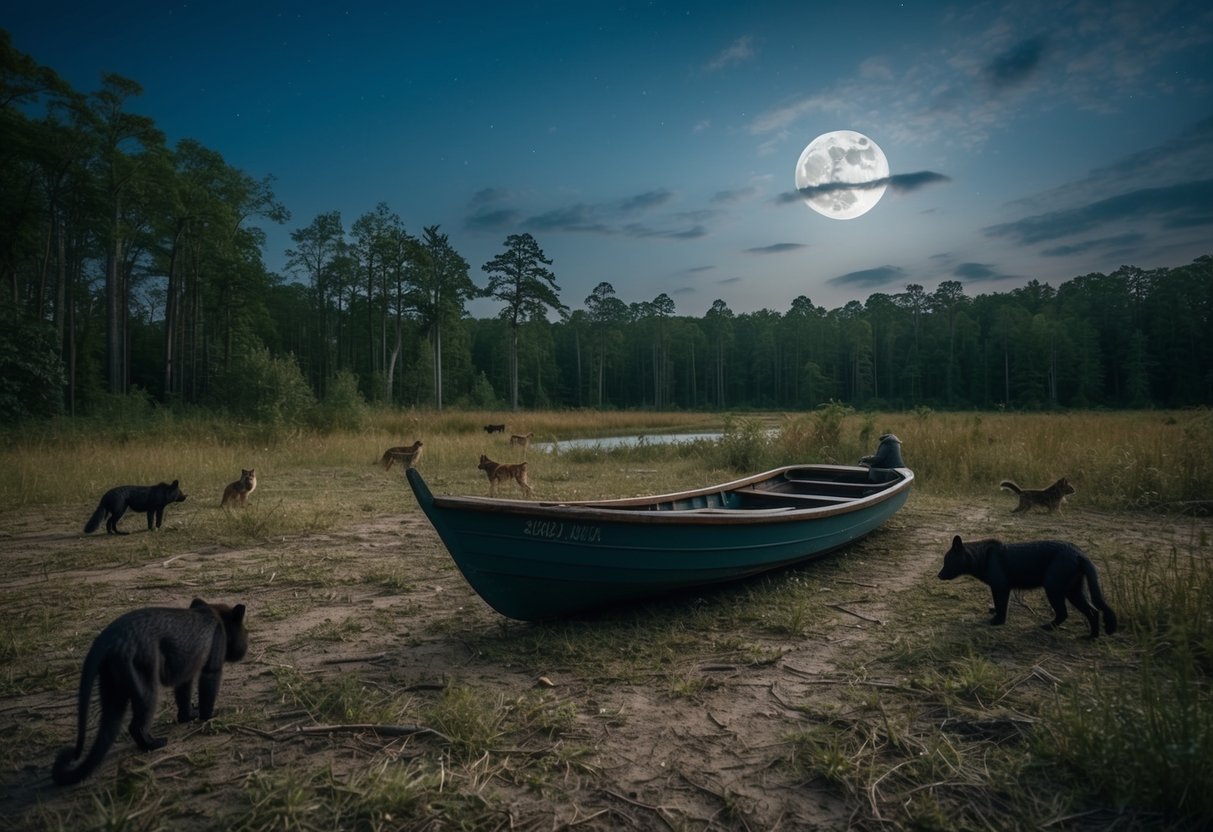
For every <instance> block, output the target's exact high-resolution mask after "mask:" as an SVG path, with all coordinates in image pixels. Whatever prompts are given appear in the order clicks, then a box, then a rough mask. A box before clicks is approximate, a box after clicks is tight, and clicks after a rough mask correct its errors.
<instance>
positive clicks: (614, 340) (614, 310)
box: [585, 280, 628, 407]
mask: <svg viewBox="0 0 1213 832" xmlns="http://www.w3.org/2000/svg"><path fill="white" fill-rule="evenodd" d="M585 311H586V315H587V316H588V318H589V323H590V330H591V331H592V332H593V334H594V347H595V350H594V353H595V355H594V371H595V389H596V393H595V401H596V402H597V403H598V406H599V407H602V405H603V402H604V401H605V400H606V364H607V356H608V354H609V353H611V352H613V351H614V348H615V347H616V346H617V345H618V344H619V343H621V342H622V340H623V334H622V332H621V331H620V329H621V327H622V326H623V325H624V324H625V323H626V322H627V320H628V306H627V304H626V303H624V302H623V301H621V300H620V299H619V298H617V297H615V287H614V286H612V285H611V284H610V283H607V282H606V281H605V280H604V281H602V282H601V283H599V284H598V285H597V286H595V287H594V291H593V292H591V293H590V294H589V295H588V296H586V299H585Z"/></svg>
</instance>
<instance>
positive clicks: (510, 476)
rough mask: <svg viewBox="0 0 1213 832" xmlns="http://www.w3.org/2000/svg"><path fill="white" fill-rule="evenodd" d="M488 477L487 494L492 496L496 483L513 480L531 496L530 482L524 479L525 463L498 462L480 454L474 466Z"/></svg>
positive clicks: (494, 494)
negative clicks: (478, 462)
mask: <svg viewBox="0 0 1213 832" xmlns="http://www.w3.org/2000/svg"><path fill="white" fill-rule="evenodd" d="M476 467H477V468H479V469H480V470H481V471H484V473H485V475H486V476H487V477H488V478H489V496H490V497H494V496H496V494H497V483H499V482H509V481H510V480H513V481H514V482H516V483H518V487H519V488H521V489H522V490H523V491H524V492H526V495H527V496H528V497H529V496H531V484H530V483H529V482H527V481H526V463H525V462H514V463H508V464H504V463H500V462H493V460H491V459H489V458H488V457H487V456H485V455H484V454H481V455H480V464H479V465H477V466H476Z"/></svg>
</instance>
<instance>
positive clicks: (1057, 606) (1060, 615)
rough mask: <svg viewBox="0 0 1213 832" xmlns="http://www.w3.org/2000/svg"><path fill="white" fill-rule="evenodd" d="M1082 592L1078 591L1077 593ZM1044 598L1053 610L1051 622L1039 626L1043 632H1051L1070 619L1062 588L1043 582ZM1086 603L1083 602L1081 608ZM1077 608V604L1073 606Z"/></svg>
mask: <svg viewBox="0 0 1213 832" xmlns="http://www.w3.org/2000/svg"><path fill="white" fill-rule="evenodd" d="M1081 591H1082V590H1081V589H1080V590H1079V592H1081ZM1045 597H1047V598H1048V599H1049V606H1051V607H1052V608H1053V620H1052V621H1050V622H1049V623H1048V624H1041V625H1040V626H1041V628H1042V629H1045V630H1053V629H1056V628H1058V627H1060V626H1061V625H1062V624H1063V623H1064V622H1065V620H1066V619H1067V618H1069V617H1070V613H1069V611H1068V610H1067V609H1066V594H1065V590H1064V589H1063V588H1062V587H1059V586H1057V585H1056V584H1054V583H1051V582H1049V581H1046V582H1045ZM1086 605H1087V602H1086V600H1085V599H1084V600H1083V606H1086ZM1075 606H1077V604H1075Z"/></svg>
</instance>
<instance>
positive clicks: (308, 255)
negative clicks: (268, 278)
mask: <svg viewBox="0 0 1213 832" xmlns="http://www.w3.org/2000/svg"><path fill="white" fill-rule="evenodd" d="M291 241H292V242H294V243H295V248H292V249H287V251H286V257H287V261H286V267H287V269H289V270H290V271H292V272H293V273H295V274H296V275H298V276H302V277H304V278H306V279H307V280H308V282H309V285H310V286H311V289H312V312H313V316H314V321H315V325H314V329H313V336H312V344H311V348H310V350H309V351H310V352H311V353H312V355H311V356H310V361H307V362H305V363H306V368H305V369H307V370H309V371H310V372H309V374H310V376H311V382H312V386H313V388H314V389H316V390H320V389H321V386H322V384H323V382H324V379H326V378H327V377H328V376H329V375H330V374H331V373H332V372H333V357H332V354H331V345H330V325H329V292H330V285H329V283H330V281H331V279H332V276H333V262H334V261H335V260H336V259H337V258H338V257H339V256H341V254H342V252H343V250H344V246H345V229H344V228H343V227H342V224H341V212H340V211H329V212H328V213H325V214H319V215H318V216H317V217H316V218H315V219H313V220H312V223H311V225H309V226H307V227H306V228H297V229H295V230H294V231H292V232H291Z"/></svg>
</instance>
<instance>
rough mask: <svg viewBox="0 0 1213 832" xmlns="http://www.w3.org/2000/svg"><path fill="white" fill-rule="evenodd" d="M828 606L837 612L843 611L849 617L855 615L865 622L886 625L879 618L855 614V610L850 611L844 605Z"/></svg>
mask: <svg viewBox="0 0 1213 832" xmlns="http://www.w3.org/2000/svg"><path fill="white" fill-rule="evenodd" d="M826 606H827V607H833V608H834V609H836V610H842V611H843V612H845V613H846V614H847V615H853V616H855V617H856V618H861V619H863V620H864V621H871V622H872V623H873V624H884V622H883V621H881V620H880V619H879V618H870V617H869V616H866V615H864V614H863V613H858V612H855V611H854V610H849V609H847V608H846V607H844V606H843V605H842V604H826Z"/></svg>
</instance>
